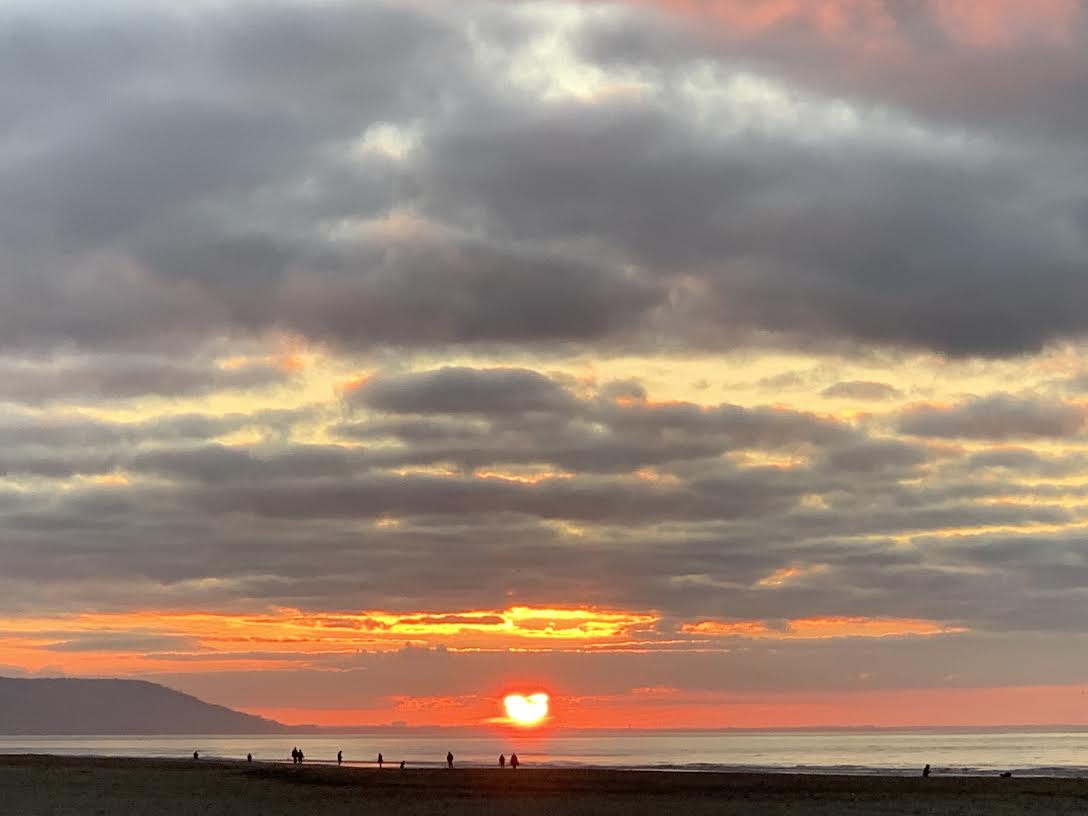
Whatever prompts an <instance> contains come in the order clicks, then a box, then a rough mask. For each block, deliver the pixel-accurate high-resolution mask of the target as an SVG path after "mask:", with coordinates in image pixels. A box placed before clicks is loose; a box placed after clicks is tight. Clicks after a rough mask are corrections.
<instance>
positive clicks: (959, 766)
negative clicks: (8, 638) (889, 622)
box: [0, 731, 1088, 777]
mask: <svg viewBox="0 0 1088 816" xmlns="http://www.w3.org/2000/svg"><path fill="white" fill-rule="evenodd" d="M296 745H297V746H298V747H299V748H301V749H302V751H303V752H304V753H305V755H306V761H307V762H321V763H328V762H335V761H336V752H337V751H338V750H340V751H343V752H344V760H345V764H350V765H355V766H369V765H373V764H375V763H374V760H375V759H376V758H377V755H378V752H379V751H381V752H382V754H383V755H384V757H385V760H386V763H387V765H388V766H390V767H395V766H396V764H397V763H399V762H400V760H402V759H403V760H405V761H406V762H407V763H408V765H409V766H410V767H413V768H420V767H440V766H442V765H443V764H444V763H445V756H446V751H453V753H454V755H455V756H456V761H457V764H458V765H459V766H476V767H479V766H492V765H495V764H496V762H497V759H498V755H499V753H500V752H501V753H504V754H506V755H507V756H508V757H509V755H510V753H511V751H516V752H517V754H518V757H519V758H520V759H521V761H522V763H523V764H524V765H525V766H526V767H533V766H536V767H553V768H554V767H587V768H635V769H672V770H681V771H697V770H763V771H780V772H813V773H814V772H830V773H894V774H916V773H918V771H919V769H920V768H921V766H922V765H924V764H926V763H927V762H928V763H929V764H930V765H932V766H933V770H934V772H935V773H950V774H991V773H995V772H997V771H1005V770H1011V771H1013V772H1014V773H1016V774H1018V775H1032V774H1034V775H1045V776H1082V777H1088V732H1061V731H1052V732H1034V731H1004V732H984V733H982V732H975V733H971V732H962V733H952V732H947V731H941V732H922V731H862V732H854V731H829V732H813V731H806V732H798V733H782V732H773V733H769V732H754V733H753V732H705V731H701V732H689V733H669V734H653V733H645V732H633V733H630V734H622V735H616V734H609V735H587V734H578V735H570V734H554V733H553V734H549V735H541V734H529V733H527V734H518V735H517V736H516V739H509V738H505V737H503V736H500V735H491V736H462V735H458V736H437V737H436V736H418V735H413V734H405V735H399V734H390V733H388V732H385V733H380V734H379V733H375V734H344V735H329V734H324V735H320V736H315V735H291V734H287V735H272V736H268V735H262V736H245V735H238V736H214V737H213V736H208V737H201V736H197V737H151V736H149V737H131V736H129V737H5V736H0V754H23V753H30V754H65V755H95V756H119V757H179V758H185V757H190V756H192V753H193V751H194V750H199V751H200V754H201V756H203V757H206V758H225V759H243V758H244V757H245V755H246V753H252V754H253V758H254V760H256V761H261V762H283V761H289V758H290V753H291V748H292V747H293V746H296Z"/></svg>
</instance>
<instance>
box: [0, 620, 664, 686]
mask: <svg viewBox="0 0 1088 816" xmlns="http://www.w3.org/2000/svg"><path fill="white" fill-rule="evenodd" d="M659 620H660V618H659V616H658V615H657V614H655V613H652V612H630V611H619V610H608V609H598V608H594V607H581V608H557V609H550V608H540V607H528V606H515V607H510V608H508V609H504V610H467V611H466V610H460V611H452V612H446V611H419V612H386V611H379V610H369V611H362V612H329V613H309V612H302V611H300V610H297V609H278V610H276V611H275V612H272V613H268V614H253V615H241V614H217V613H209V612H176V611H156V610H145V611H137V612H105V613H95V612H86V613H80V614H72V615H60V616H51V617H37V618H9V619H0V632H3V633H4V634H3V635H2V636H0V664H8V665H14V666H19V667H20V668H23V669H25V670H28V671H39V670H41V669H42V668H44V667H49V666H58V667H62V668H63V669H64V670H65V671H69V672H78V673H88V672H95V673H129V672H139V671H167V670H168V671H173V672H179V671H205V670H210V669H213V668H214V669H226V668H230V669H246V668H248V669H255V668H270V667H272V666H273V665H275V666H294V667H298V666H299V665H306V661H307V659H308V658H317V657H322V656H325V657H327V656H336V655H352V654H355V653H356V652H359V651H374V652H377V651H392V650H396V649H400V648H402V647H403V646H405V645H406V644H410V645H415V646H424V647H426V646H431V647H434V646H447V645H449V646H451V647H454V648H459V649H462V650H474V649H476V650H489V651H490V650H493V651H517V650H523V649H536V648H541V647H543V648H546V649H548V650H556V649H578V648H580V647H582V646H583V645H585V644H608V643H621V642H624V641H626V640H627V639H628V638H629V637H630V636H631V635H632V634H633V633H635V632H639V631H646V630H650V629H653V628H654V627H655V626H656V624H657V623H658V621H659ZM111 638H113V639H115V640H111ZM134 638H135V639H137V640H139V641H140V642H141V643H146V642H149V641H150V642H152V643H154V644H159V643H161V645H160V646H157V647H152V649H150V650H149V649H148V647H147V646H140V647H139V648H134V647H131V646H130V645H128V644H130V643H131V642H132V640H133V639H134ZM113 642H116V644H117V645H116V647H113V646H111V643H113ZM83 644H86V645H83Z"/></svg>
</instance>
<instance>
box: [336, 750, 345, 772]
mask: <svg viewBox="0 0 1088 816" xmlns="http://www.w3.org/2000/svg"><path fill="white" fill-rule="evenodd" d="M343 761H344V752H343V751H337V752H336V767H337V768H339V767H340V763H342V762H343Z"/></svg>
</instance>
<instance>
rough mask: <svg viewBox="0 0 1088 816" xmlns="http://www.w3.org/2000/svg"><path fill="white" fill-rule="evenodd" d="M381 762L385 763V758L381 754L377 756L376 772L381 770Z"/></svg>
mask: <svg viewBox="0 0 1088 816" xmlns="http://www.w3.org/2000/svg"><path fill="white" fill-rule="evenodd" d="M383 762H385V758H384V757H383V756H382V755H381V754H378V770H381V767H382V763H383Z"/></svg>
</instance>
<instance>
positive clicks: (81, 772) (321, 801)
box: [0, 755, 1088, 816]
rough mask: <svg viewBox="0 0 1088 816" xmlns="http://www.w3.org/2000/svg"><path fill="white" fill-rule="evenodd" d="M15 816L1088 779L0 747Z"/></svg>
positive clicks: (793, 793) (708, 808)
mask: <svg viewBox="0 0 1088 816" xmlns="http://www.w3.org/2000/svg"><path fill="white" fill-rule="evenodd" d="M0 792H2V794H3V800H4V803H5V807H6V808H9V809H10V811H9V812H13V813H22V814H68V813H71V814H76V813H89V812H94V813H103V814H112V813H118V814H131V813H159V814H163V816H175V814H177V815H178V816H180V814H189V813H195V812H200V813H205V814H208V813H210V814H233V813H257V812H259V813H263V814H267V815H268V816H278V814H284V816H286V815H287V814H292V816H296V815H297V814H300V813H329V814H339V813H344V814H347V813H358V812H359V811H360V808H361V807H363V806H365V807H366V808H367V809H373V810H374V811H375V812H382V813H392V814H399V813H412V814H423V815H424V816H427V815H429V814H439V813H444V814H450V815H451V816H460V814H470V813H518V814H530V816H531V815H532V814H538V813H539V814H544V813H571V814H582V813H585V814H590V813H594V814H612V813H615V814H621V813H623V814H632V816H641V815H642V814H647V816H648V815H649V814H656V813H673V812H674V813H682V814H685V816H701V815H702V814H704V813H705V814H711V813H714V814H733V813H736V814H741V813H766V814H779V813H782V814H784V813H790V814H794V816H797V814H802V816H807V815H809V814H811V815H812V816H825V814H826V815H827V816H830V814H850V815H851V816H862V814H865V815H868V814H888V816H899V814H904V816H905V814H909V813H919V812H925V813H945V812H948V813H955V812H959V813H988V814H995V816H1012V814H1027V813H1039V812H1045V813H1048V814H1049V813H1053V814H1064V813H1070V814H1072V813H1083V812H1084V811H1085V808H1086V805H1088V779H1067V778H1066V779H1063V778H1047V777H1022V778H1017V777H1014V778H1012V779H1002V778H999V777H976V776H969V777H955V776H934V777H930V778H928V779H923V778H921V777H920V776H914V777H907V776H888V775H847V774H841V775H839V774H836V775H827V774H798V773H773V774H767V773H724V772H719V771H696V772H690V773H677V772H675V771H661V770H638V771H635V770H603V769H573V768H572V769H549V768H521V769H518V770H517V771H513V770H510V769H507V770H503V771H500V770H499V769H498V768H494V769H485V768H454V769H453V770H452V771H451V770H448V769H445V768H441V769H439V768H411V767H409V768H406V769H404V770H401V769H399V768H396V767H394V768H385V769H382V770H378V769H376V768H365V767H364V768H357V767H343V768H337V767H336V766H335V765H331V766H330V765H316V764H314V765H302V766H297V765H292V764H291V763H286V764H283V763H279V762H257V761H254V762H253V763H247V762H246V761H245V760H244V759H243V760H241V761H237V760H219V759H199V760H193V759H191V758H190V759H130V758H111V757H70V756H55V755H3V756H0Z"/></svg>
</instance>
